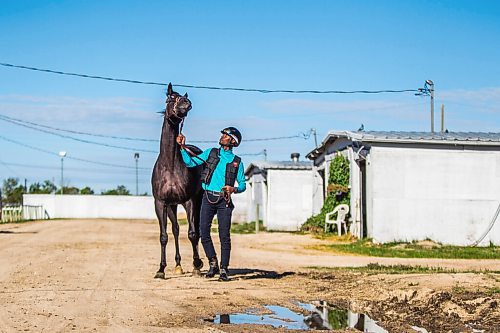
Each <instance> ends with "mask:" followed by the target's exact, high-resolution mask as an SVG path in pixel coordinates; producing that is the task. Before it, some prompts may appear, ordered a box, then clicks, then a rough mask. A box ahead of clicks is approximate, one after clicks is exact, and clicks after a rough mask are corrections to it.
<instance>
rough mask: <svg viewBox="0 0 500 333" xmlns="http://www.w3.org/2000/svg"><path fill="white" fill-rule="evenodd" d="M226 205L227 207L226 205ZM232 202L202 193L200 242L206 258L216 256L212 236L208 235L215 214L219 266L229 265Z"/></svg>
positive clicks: (208, 193)
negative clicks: (219, 257) (217, 226)
mask: <svg viewBox="0 0 500 333" xmlns="http://www.w3.org/2000/svg"><path fill="white" fill-rule="evenodd" d="M226 206H227V207H226ZM233 209H234V206H233V203H232V202H230V203H229V205H228V204H227V203H226V200H224V198H223V197H222V196H216V195H213V194H211V193H210V192H204V193H203V200H202V201H201V214H200V236H201V244H202V245H203V249H204V250H205V254H206V255H207V258H208V259H212V258H215V257H217V253H216V252H215V248H214V244H213V243H212V237H211V236H210V229H211V227H212V220H213V218H214V216H215V214H217V221H218V224H219V240H220V247H221V260H220V265H221V267H226V268H227V267H228V266H229V257H230V256H231V234H230V233H231V216H232V214H233Z"/></svg>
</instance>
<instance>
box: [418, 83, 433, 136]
mask: <svg viewBox="0 0 500 333" xmlns="http://www.w3.org/2000/svg"><path fill="white" fill-rule="evenodd" d="M415 95H416V96H431V133H434V82H432V80H425V84H424V87H423V88H418V92H417V93H416V94H415Z"/></svg>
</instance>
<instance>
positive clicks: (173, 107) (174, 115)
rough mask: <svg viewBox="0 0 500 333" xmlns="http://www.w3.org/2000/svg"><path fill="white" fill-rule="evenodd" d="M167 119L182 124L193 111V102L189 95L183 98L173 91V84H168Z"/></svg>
mask: <svg viewBox="0 0 500 333" xmlns="http://www.w3.org/2000/svg"><path fill="white" fill-rule="evenodd" d="M166 104H167V105H166V108H165V117H167V118H168V119H169V120H170V121H172V122H176V123H177V122H180V121H181V120H182V119H183V118H184V117H186V116H187V114H188V112H189V110H191V101H190V100H189V98H188V94H187V93H186V94H184V96H181V95H180V94H179V93H177V92H175V91H174V90H173V89H172V83H169V84H168V89H167V101H166Z"/></svg>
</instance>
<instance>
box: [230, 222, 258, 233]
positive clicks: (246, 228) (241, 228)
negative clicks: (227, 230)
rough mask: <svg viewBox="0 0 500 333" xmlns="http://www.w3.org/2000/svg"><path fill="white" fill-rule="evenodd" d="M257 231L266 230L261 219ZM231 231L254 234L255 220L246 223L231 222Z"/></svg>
mask: <svg viewBox="0 0 500 333" xmlns="http://www.w3.org/2000/svg"><path fill="white" fill-rule="evenodd" d="M259 231H266V228H265V227H264V224H263V222H262V221H259ZM231 233H233V234H255V221H252V222H248V223H233V224H231Z"/></svg>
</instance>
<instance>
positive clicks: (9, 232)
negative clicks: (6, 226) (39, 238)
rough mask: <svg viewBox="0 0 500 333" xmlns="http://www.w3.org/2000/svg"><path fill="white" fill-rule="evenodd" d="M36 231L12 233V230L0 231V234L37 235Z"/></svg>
mask: <svg viewBox="0 0 500 333" xmlns="http://www.w3.org/2000/svg"><path fill="white" fill-rule="evenodd" d="M37 233H38V231H12V230H0V234H37Z"/></svg>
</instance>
